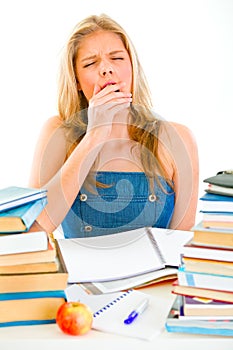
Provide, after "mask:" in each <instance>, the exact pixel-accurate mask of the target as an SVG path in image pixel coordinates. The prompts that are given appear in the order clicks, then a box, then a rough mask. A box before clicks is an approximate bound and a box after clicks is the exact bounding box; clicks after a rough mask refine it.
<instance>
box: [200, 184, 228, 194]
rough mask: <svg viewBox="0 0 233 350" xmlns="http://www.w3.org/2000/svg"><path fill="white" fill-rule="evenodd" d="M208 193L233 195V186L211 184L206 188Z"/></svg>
mask: <svg viewBox="0 0 233 350" xmlns="http://www.w3.org/2000/svg"><path fill="white" fill-rule="evenodd" d="M205 191H206V192H207V193H214V194H220V195H222V196H233V188H230V187H224V186H217V185H211V184H209V185H208V187H207V188H206V189H205Z"/></svg>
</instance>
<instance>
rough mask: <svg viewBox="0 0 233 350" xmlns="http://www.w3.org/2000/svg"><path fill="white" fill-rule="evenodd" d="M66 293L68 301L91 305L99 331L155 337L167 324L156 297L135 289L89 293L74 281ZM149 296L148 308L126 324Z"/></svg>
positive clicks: (148, 337)
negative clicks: (161, 315) (136, 308)
mask: <svg viewBox="0 0 233 350" xmlns="http://www.w3.org/2000/svg"><path fill="white" fill-rule="evenodd" d="M66 296H67V300H68V301H79V302H82V303H84V304H86V305H88V306H89V307H90V309H91V310H92V312H93V326H92V328H93V329H95V330H98V331H102V332H107V333H114V334H119V335H123V336H129V337H135V338H139V339H144V340H151V339H152V338H153V337H154V336H155V335H157V334H159V333H160V332H161V331H162V329H163V328H164V322H163V320H162V318H161V317H160V315H159V312H158V306H157V305H156V300H154V299H153V298H152V297H151V296H150V295H148V294H146V293H143V292H140V291H137V290H134V289H131V290H128V291H125V292H118V293H108V294H100V295H92V294H88V293H86V292H85V291H84V290H83V288H81V287H80V286H79V285H77V284H73V285H71V286H69V287H68V288H67V289H66ZM145 298H148V299H149V305H148V307H147V308H146V310H145V311H144V312H143V313H142V314H141V315H139V316H138V317H137V318H136V319H135V320H134V321H133V322H132V323H131V324H129V325H126V324H125V323H124V320H125V318H127V316H128V315H129V314H130V312H131V311H133V310H134V309H135V307H136V306H137V305H138V304H139V303H140V302H141V301H143V300H145Z"/></svg>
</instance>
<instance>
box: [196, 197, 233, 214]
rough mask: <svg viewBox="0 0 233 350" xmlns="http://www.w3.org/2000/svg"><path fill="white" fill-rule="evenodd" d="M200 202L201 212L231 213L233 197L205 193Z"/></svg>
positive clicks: (232, 210)
mask: <svg viewBox="0 0 233 350" xmlns="http://www.w3.org/2000/svg"><path fill="white" fill-rule="evenodd" d="M200 200H201V204H202V210H201V211H202V212H213V213H216V212H227V213H228V212H231V213H232V212H233V197H230V196H221V195H218V194H212V193H205V194H204V195H203V196H202V197H201V198H200Z"/></svg>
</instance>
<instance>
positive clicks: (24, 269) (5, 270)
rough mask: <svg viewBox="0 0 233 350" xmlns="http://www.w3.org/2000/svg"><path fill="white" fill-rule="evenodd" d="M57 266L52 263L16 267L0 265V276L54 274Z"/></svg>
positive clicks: (54, 262)
mask: <svg viewBox="0 0 233 350" xmlns="http://www.w3.org/2000/svg"><path fill="white" fill-rule="evenodd" d="M57 270H58V264H57V262H56V261H55V260H54V261H49V262H39V263H29V264H18V265H5V266H4V265H0V274H8V275H15V274H18V273H35V272H36V273H39V272H56V271H57Z"/></svg>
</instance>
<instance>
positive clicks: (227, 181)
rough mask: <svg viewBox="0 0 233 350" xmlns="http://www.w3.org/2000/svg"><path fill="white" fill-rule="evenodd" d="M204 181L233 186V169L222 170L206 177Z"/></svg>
mask: <svg viewBox="0 0 233 350" xmlns="http://www.w3.org/2000/svg"><path fill="white" fill-rule="evenodd" d="M203 182H206V183H209V184H213V185H217V186H223V187H228V188H233V170H227V171H220V172H218V173H217V174H216V175H214V176H211V177H208V178H206V179H204V180H203Z"/></svg>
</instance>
